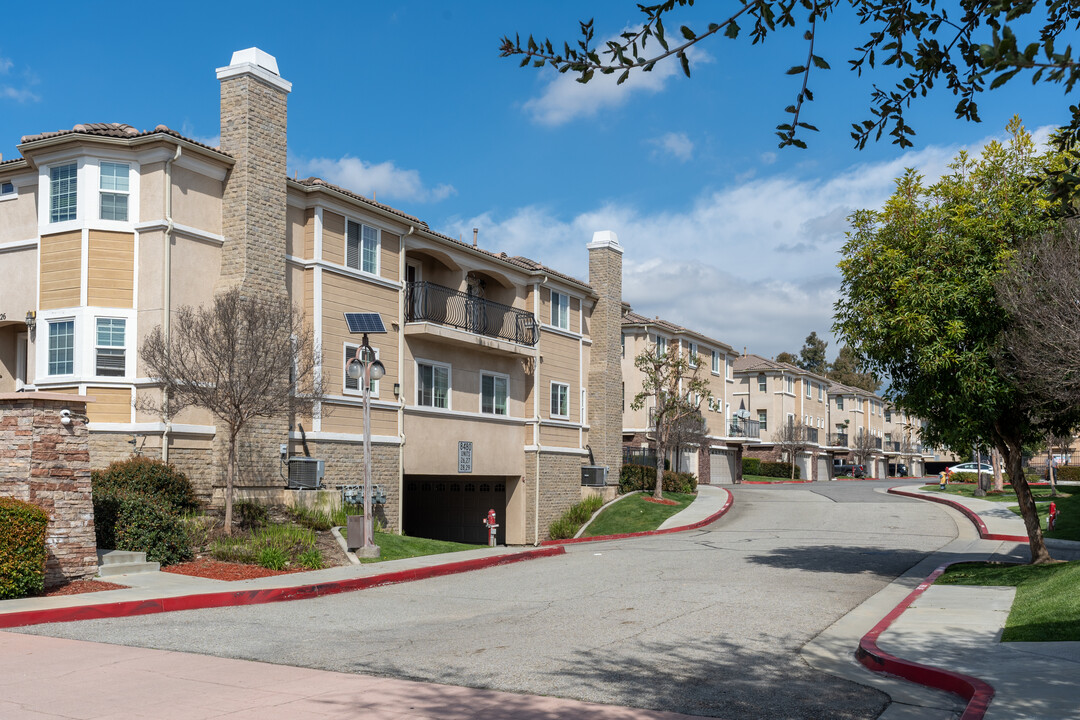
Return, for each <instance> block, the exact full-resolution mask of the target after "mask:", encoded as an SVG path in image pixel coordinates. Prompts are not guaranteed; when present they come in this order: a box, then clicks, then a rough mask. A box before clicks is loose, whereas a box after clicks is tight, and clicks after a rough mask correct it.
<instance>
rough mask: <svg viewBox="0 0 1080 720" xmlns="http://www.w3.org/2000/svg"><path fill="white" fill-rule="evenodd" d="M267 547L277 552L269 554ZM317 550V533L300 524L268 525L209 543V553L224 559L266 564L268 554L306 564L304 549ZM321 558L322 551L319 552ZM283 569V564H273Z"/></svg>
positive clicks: (289, 561) (306, 550)
mask: <svg viewBox="0 0 1080 720" xmlns="http://www.w3.org/2000/svg"><path fill="white" fill-rule="evenodd" d="M267 549H272V550H274V551H275V552H273V553H269V554H266V553H265V551H266V550H267ZM312 550H314V551H315V552H318V550H317V548H316V547H315V533H314V532H312V531H311V530H309V529H308V528H303V527H300V526H299V525H292V524H284V525H267V526H266V527H263V528H259V529H257V530H254V531H253V532H251V533H244V534H242V535H237V536H234V537H219V538H217V539H216V540H214V542H213V543H211V544H210V556H211V557H213V558H214V559H216V560H221V561H222V562H237V563H247V564H252V563H257V564H259V565H262V566H263V567H270V566H269V565H266V564H265V563H264V562H263V560H264V558H265V557H271V558H275V557H278V556H279V555H281V556H284V558H285V559H284V561H283V562H284V565H282V567H285V565H288V564H289V563H293V562H298V563H300V564H301V565H303V564H304V563H303V561H302V560H301V558H302V557H303V556H304V554H305V553H308V552H310V551H312ZM320 562H321V555H320ZM271 569H277V570H280V569H281V568H271Z"/></svg>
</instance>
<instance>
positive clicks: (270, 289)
mask: <svg viewBox="0 0 1080 720" xmlns="http://www.w3.org/2000/svg"><path fill="white" fill-rule="evenodd" d="M217 78H218V80H219V83H220V93H221V94H220V99H221V144H220V147H217V148H215V147H209V146H207V145H204V144H202V143H199V142H196V141H194V140H192V139H190V138H186V137H183V136H181V135H180V134H178V133H176V132H175V131H173V130H170V129H169V128H167V127H165V126H163V125H159V126H158V127H156V128H154V129H153V130H147V131H139V130H136V129H134V128H132V127H130V126H128V125H123V124H116V123H98V124H86V125H76V126H75V127H74V128H72V129H70V130H62V131H58V132H47V133H41V134H36V135H29V136H25V137H23V138H22V141H21V143H20V144H19V145H18V150H19V152H20V155H21V157H19V158H15V159H10V160H6V161H2V162H0V270H2V272H3V275H4V278H5V280H4V282H3V283H0V392H8V391H27V392H32V391H35V390H42V391H44V390H49V391H66V392H72V393H78V394H82V395H88V396H92V397H93V398H94V402H92V403H90V404H89V405H88V410H87V413H88V416H89V427H90V431H91V453H92V455H91V457H92V464H93V465H94V466H95V467H101V466H104V465H105V464H107V463H108V462H109V461H112V460H115V459H120V458H123V457H126V456H128V455H129V454H130V453H131V452H132V450H133V449H135V450H138V451H139V452H142V453H143V454H146V455H150V456H159V457H161V458H163V459H165V460H168V461H170V462H173V463H175V464H177V465H178V466H180V467H182V468H183V469H185V470H186V471H187V472H188V473H189V474H190V475H191V476H192V478H193V480H194V482H195V484H196V487H197V489H198V492H199V493H200V495H201V496H202V497H203V498H205V499H207V500H220V494H221V491H222V486H223V478H224V472H223V456H222V448H223V438H222V435H223V433H220V432H219V429H218V428H217V427H216V426H215V421H214V418H213V417H212V416H211V415H209V414H208V413H206V412H205V411H202V410H197V409H190V410H186V411H184V412H183V413H181V414H179V415H178V416H176V417H169V418H163V417H159V416H155V415H149V414H147V413H145V412H143V411H142V410H140V409H139V408H140V407H141V405H140V403H139V401H140V399H143V398H144V397H157V396H158V395H160V390H159V389H158V386H157V385H156V384H155V382H154V379H153V378H150V377H148V376H147V373H146V371H145V369H144V368H143V367H142V364H141V363H140V360H139V355H138V349H139V346H140V343H141V341H142V339H143V338H144V337H145V336H146V335H147V334H148V333H149V332H150V331H151V330H152V329H154V328H155V327H158V326H162V327H163V329H164V330H165V332H169V331H170V330H169V328H170V326H171V319H172V318H173V316H174V315H175V312H176V310H177V308H179V307H180V306H183V305H192V306H200V305H206V304H207V303H209V302H210V301H211V299H212V298H213V297H214V294H215V293H217V292H220V291H222V290H224V289H228V288H231V287H236V286H240V287H242V288H244V289H245V291H248V292H255V293H267V294H277V295H284V296H286V297H288V298H289V299H290V300H292V302H293V303H294V305H295V306H297V307H298V308H300V309H301V310H302V312H303V314H304V317H305V319H306V321H307V322H308V323H309V325H310V327H311V330H312V332H313V334H314V338H315V341H316V344H317V346H318V347H319V348H320V349H321V363H320V365H319V367H318V369H317V372H318V375H319V376H320V377H321V379H322V383H323V387H324V392H325V395H324V398H323V401H322V402H321V403H320V404H319V405H317V406H316V408H315V411H314V412H313V413H312V415H311V416H310V417H292V418H284V417H283V418H276V419H273V420H270V421H267V422H265V423H262V424H260V425H259V426H257V427H255V428H254V429H253V430H252V431H250V432H249V433H247V434H246V435H245V436H244V438H243V440H242V447H241V463H242V468H241V473H240V478H239V485H240V494H241V495H246V496H253V497H263V498H274V497H277V496H279V495H280V493H281V491H282V489H283V488H284V487H285V486H286V478H287V474H288V470H287V467H288V463H284V462H283V457H286V458H287V457H289V456H298V455H306V454H310V456H311V457H313V458H317V459H321V460H323V461H324V463H325V474H324V476H323V477H322V481H321V482H322V485H323V486H324V487H329V488H336V487H339V486H347V485H355V484H359V483H361V482H362V471H361V457H362V438H363V433H364V427H363V414H362V397H361V396H362V392H361V391H362V388H361V387H360V386H359V385H358V381H356V380H352V379H350V378H349V377H348V376H347V374H346V372H345V368H346V364H347V359H348V358H350V357H352V356H354V354H355V352H356V348H357V347H358V345H359V344H360V342H361V336H360V335H358V334H354V333H352V332H350V330H349V327H348V326H347V324H346V319H345V313H352V312H366V313H378V314H379V316H380V317H381V319H382V320H383V323H384V325H385V329H386V332H385V333H380V334H372V335H371V336H370V337H369V340H370V344H371V346H372V348H373V349H374V351H375V352H376V353H377V356H378V358H379V360H380V361H381V362H382V363H383V365H384V366H385V368H386V374H385V376H384V377H382V378H381V379H380V380H378V381H375V382H373V383H372V385H371V388H370V391H371V398H372V400H371V406H372V410H371V427H370V434H371V436H372V443H373V457H374V475H375V478H374V482H375V483H376V484H377V485H379V486H380V487H381V489H382V490H383V491H384V492H385V495H386V503H385V505H382V506H381V507H380V509H379V511H378V512H379V516H380V519H381V520H382V522H383V523H384V524H385V525H386V526H387V527H389V528H391V529H394V530H397V531H405V532H408V533H412V534H416V535H422V536H428V537H437V538H445V539H452V540H465V541H474V542H475V541H483V539H484V538H485V532H486V530H485V528H484V526H483V524H482V522H481V521H482V518H483V516H484V514H485V513H486V511H487V510H488V509H489V508H491V509H495V510H496V512H497V514H498V517H499V522H500V525H501V527H500V528H499V539H500V541H502V542H507V543H511V544H524V543H534V542H539V541H541V540H543V539H545V538H546V537H547V526H548V524H549V523H550V522H551V521H552V520H553V519H555V518H556V517H558V515H559V514H560V513H561V512H562V511H563V510H565V509H566V508H567V507H568V506H569V505H570V504H572V503H573V502H576V501H577V500H579V499H580V497H581V495H582V493H583V488H582V484H581V481H582V467H583V466H587V465H595V466H600V467H604V468H607V470H608V478H609V479H610V481H612V482H617V478H618V473H619V468H620V466H621V461H622V453H621V447H620V439H621V430H622V422H621V419H622V411H621V406H620V403H621V399H622V398H621V389H622V388H621V380H620V373H621V365H622V362H623V359H622V357H621V349H620V348H621V346H620V342H619V337H620V333H621V323H622V318H621V314H622V299H621V277H622V252H623V251H622V248H621V246H620V245H619V243H618V239H617V238H616V237H615V235H614V233H609V232H601V233H597V234H596V235H595V236H594V238H593V241H592V242H590V243H588V246H587V252H588V256H589V279H588V280H580V279H575V278H573V277H570V276H569V275H566V274H564V273H561V272H558V271H556V270H554V269H551V268H548V267H545V266H544V265H542V264H540V263H537V262H534V261H532V260H529V259H527V258H523V257H510V256H508V255H507V254H506V253H498V252H492V251H489V250H485V249H483V248H482V247H480V246H479V243H478V238H477V237H476V236H475V234H474V237H473V242H472V243H471V244H470V243H468V242H462V241H461V240H459V239H455V238H452V237H448V236H446V235H443V234H440V233H438V232H435V231H433V230H432V229H431V228H429V227H428V225H427V224H426V223H424V222H423V221H422V220H420V219H419V218H417V217H415V216H413V215H411V214H408V213H405V212H402V211H401V210H398V209H395V208H392V207H390V206H388V205H385V204H383V203H379V202H376V201H375V200H374V199H373V198H370V199H369V198H366V197H362V196H360V195H357V194H355V193H353V192H350V191H349V190H347V189H345V188H341V187H336V186H334V185H332V184H330V183H328V182H325V181H323V180H321V179H318V178H307V179H298V178H288V177H287V170H286V142H287V98H288V96H289V94H290V93H291V91H292V86H291V84H290V83H289V82H288V81H286V80H285V79H284V78H282V76H281V75H280V74H279V72H278V67H277V62H276V61H275V59H274V58H273V57H271V56H270V55H267V54H266V53H264V52H262V51H260V50H258V49H255V48H251V49H249V50H244V51H240V52H237V53H235V54H234V55H233V58H232V62H231V63H230V64H229V65H228V66H226V67H222V68H219V69H218V70H217ZM714 347H715V349H718V350H722V351H724V354H725V358H726V357H727V350H728V348H727V347H726V346H723V345H721V344H714ZM725 362H726V361H725ZM720 385H723V383H722V382H721V383H720ZM718 418H719V415H718ZM282 450H284V452H282Z"/></svg>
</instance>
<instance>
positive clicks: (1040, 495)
mask: <svg viewBox="0 0 1080 720" xmlns="http://www.w3.org/2000/svg"><path fill="white" fill-rule="evenodd" d="M923 490H933V491H934V492H941V490H939V489H938V486H937V485H925V486H923ZM1058 492H1059V493H1060V495H1059V497H1056V498H1054V502H1055V503H1057V508H1058V513H1059V515H1058V520H1057V525H1056V527H1055V528H1054V531H1053V532H1046V521H1047V516H1048V515H1049V513H1050V488H1049V487H1046V486H1039V487H1033V488H1031V494H1032V495H1033V496H1034V497H1035V506H1036V507H1037V508H1038V509H1039V523H1040V524H1041V525H1042V529H1043V532H1044V533H1045V534H1046V537H1050V538H1057V539H1058V540H1080V486H1077V485H1059V486H1058ZM944 493H945V494H947V495H963V496H964V497H974V496H975V486H974V485H948V486H946V489H945V491H944ZM982 499H983V500H992V501H994V502H1008V503H1015V502H1016V493H1014V492H1013V491H1012V488H1011V487H1009V486H1006V487H1005V492H1003V493H1001V494H997V495H995V494H989V495H987V496H986V497H984V498H982ZM1009 509H1010V510H1012V511H1013V512H1014V513H1016V514H1017V515H1019V514H1020V506H1019V505H1010V506H1009Z"/></svg>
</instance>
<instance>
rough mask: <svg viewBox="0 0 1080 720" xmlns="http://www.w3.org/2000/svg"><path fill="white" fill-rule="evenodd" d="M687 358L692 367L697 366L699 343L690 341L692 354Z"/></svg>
mask: <svg viewBox="0 0 1080 720" xmlns="http://www.w3.org/2000/svg"><path fill="white" fill-rule="evenodd" d="M687 360H689V361H690V367H692V368H696V367H697V343H690V354H689V356H687Z"/></svg>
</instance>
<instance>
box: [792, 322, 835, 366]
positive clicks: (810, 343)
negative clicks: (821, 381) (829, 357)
mask: <svg viewBox="0 0 1080 720" xmlns="http://www.w3.org/2000/svg"><path fill="white" fill-rule="evenodd" d="M827 347H829V343H827V342H825V341H824V340H822V339H821V338H819V337H818V336H817V332H816V331H814V332H811V333H810V334H809V335H807V336H806V341H805V342H804V343H803V346H802V350H800V351H799V362H798V363H797V364H798V366H799V367H801V368H802V369H803V370H806V371H807V372H812V373H817V374H818V375H824V374H825V373H827V372H828V371H829V363H828V362H827V361H826V360H825V348H827Z"/></svg>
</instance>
